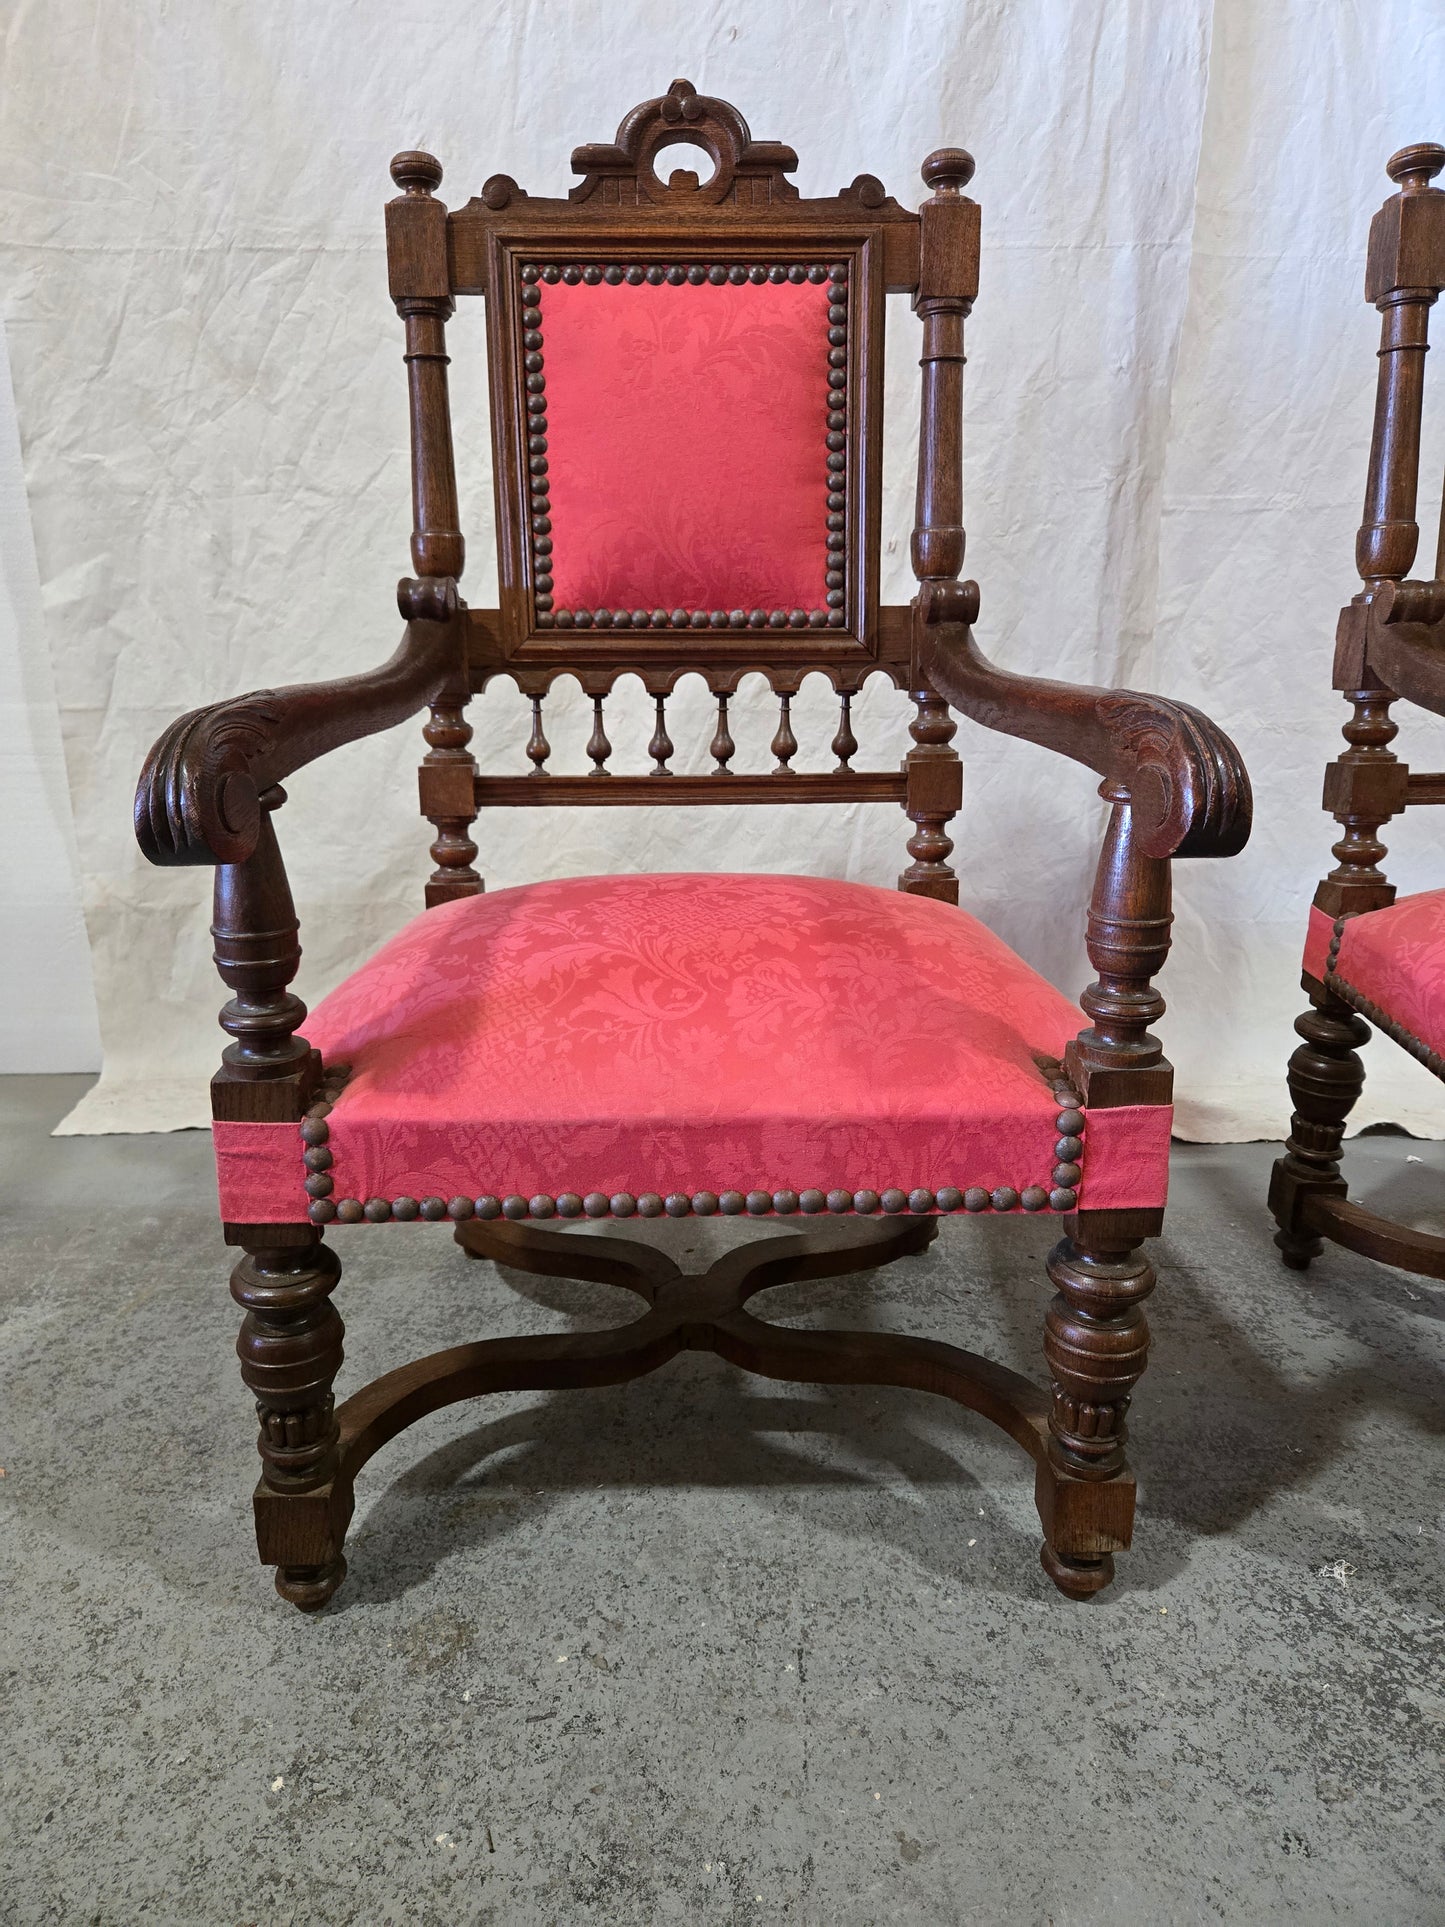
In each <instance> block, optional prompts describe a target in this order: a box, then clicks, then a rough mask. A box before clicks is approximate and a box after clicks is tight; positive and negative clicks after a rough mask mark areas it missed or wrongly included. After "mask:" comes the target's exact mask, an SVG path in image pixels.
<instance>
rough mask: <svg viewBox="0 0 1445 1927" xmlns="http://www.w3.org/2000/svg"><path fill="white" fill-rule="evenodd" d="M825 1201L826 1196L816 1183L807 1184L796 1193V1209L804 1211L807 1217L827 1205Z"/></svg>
mask: <svg viewBox="0 0 1445 1927" xmlns="http://www.w3.org/2000/svg"><path fill="white" fill-rule="evenodd" d="M827 1202H828V1200H827V1198H826V1197H825V1196H824V1195H823V1193H822V1192H821V1191H820V1190H819V1189H818V1188H817V1186H816V1185H809V1187H808V1189H807V1190H806V1191H800V1192H799V1193H798V1209H799V1210H800V1211H806V1212H807V1213H808V1215H809V1217H813V1216H815V1215H816V1214H817V1213H818V1212H819V1211H822V1210H823V1209H824V1208H825V1206H826V1205H827Z"/></svg>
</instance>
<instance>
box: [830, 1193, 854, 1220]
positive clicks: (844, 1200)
mask: <svg viewBox="0 0 1445 1927" xmlns="http://www.w3.org/2000/svg"><path fill="white" fill-rule="evenodd" d="M828 1209H829V1210H830V1211H831V1212H833V1213H835V1215H837V1216H838V1217H841V1216H842V1215H843V1213H844V1212H845V1211H851V1210H852V1209H853V1193H852V1192H851V1191H830V1192H829V1193H828Z"/></svg>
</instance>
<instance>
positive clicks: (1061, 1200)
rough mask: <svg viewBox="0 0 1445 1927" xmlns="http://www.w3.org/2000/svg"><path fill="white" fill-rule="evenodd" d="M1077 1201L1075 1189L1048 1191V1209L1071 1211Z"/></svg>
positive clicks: (1077, 1195) (1077, 1196)
mask: <svg viewBox="0 0 1445 1927" xmlns="http://www.w3.org/2000/svg"><path fill="white" fill-rule="evenodd" d="M1078 1202H1079V1194H1078V1192H1077V1191H1063V1190H1059V1191H1050V1193H1049V1209H1050V1210H1051V1211H1072V1210H1073V1209H1074V1207H1075V1205H1076V1204H1077V1203H1078Z"/></svg>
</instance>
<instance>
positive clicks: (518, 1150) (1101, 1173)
mask: <svg viewBox="0 0 1445 1927" xmlns="http://www.w3.org/2000/svg"><path fill="white" fill-rule="evenodd" d="M1081 1024H1082V1019H1081V1016H1080V1013H1079V1011H1078V1009H1077V1008H1076V1007H1075V1006H1074V1005H1073V1004H1071V1003H1070V1002H1069V1001H1068V999H1067V998H1065V997H1063V996H1062V995H1060V993H1059V992H1058V991H1056V990H1055V989H1054V988H1053V987H1052V986H1051V985H1050V984H1048V983H1046V982H1045V981H1044V979H1043V978H1042V977H1040V976H1038V975H1037V973H1036V972H1034V971H1033V970H1031V969H1030V968H1029V967H1028V965H1027V964H1025V963H1024V962H1023V961H1022V960H1021V959H1020V958H1019V957H1017V956H1016V955H1015V954H1014V953H1013V952H1012V951H1011V950H1010V949H1009V948H1008V947H1007V945H1005V944H1004V943H1002V942H1001V941H1000V939H999V938H997V937H996V936H994V935H993V934H992V932H990V931H989V930H987V929H986V928H985V927H984V926H983V925H982V924H981V923H979V922H978V921H977V920H976V919H975V918H973V917H971V916H969V915H967V914H966V913H965V912H963V911H961V910H958V909H955V908H954V907H953V906H952V905H948V904H942V903H937V902H934V901H932V900H930V899H928V898H921V897H915V896H908V895H905V894H903V893H901V892H899V891H896V890H882V889H875V888H872V887H870V886H866V885H860V884H853V883H840V882H835V881H829V880H824V879H810V878H804V877H786V876H691V875H681V876H610V877H586V878H574V879H571V880H569V881H565V882H557V883H539V884H533V885H530V886H528V887H526V888H522V889H514V890H499V891H497V892H495V893H493V894H489V895H486V896H481V897H473V898H469V899H467V900H465V901H461V902H455V903H450V904H446V905H443V906H441V907H439V908H437V909H434V910H429V911H427V912H426V913H425V914H424V915H422V916H420V917H418V918H416V920H415V921H414V922H412V923H410V924H409V925H407V927H406V928H405V929H404V930H402V931H401V932H400V933H399V934H398V935H397V936H396V937H394V938H393V939H392V940H391V942H390V943H388V944H386V945H385V946H384V948H383V949H381V950H380V951H379V952H378V953H377V954H376V956H374V957H373V958H372V959H371V960H370V962H368V963H366V964H363V965H362V967H361V968H360V969H359V970H358V971H357V972H356V973H355V975H354V976H352V977H350V978H349V979H348V980H347V981H346V982H345V983H343V984H342V985H341V986H340V987H339V988H338V989H337V990H335V991H333V992H332V994H331V995H330V996H329V997H327V998H326V999H325V1000H324V1001H323V1002H322V1003H321V1004H320V1005H319V1006H318V1007H317V1009H316V1010H315V1011H314V1012H313V1013H312V1015H311V1017H310V1019H309V1020H308V1022H307V1023H306V1025H305V1032H306V1035H307V1036H308V1037H309V1038H310V1039H311V1041H312V1042H313V1043H314V1044H315V1045H316V1046H317V1047H318V1048H319V1049H320V1051H321V1052H322V1055H323V1058H324V1061H325V1062H326V1064H327V1065H328V1066H329V1067H338V1066H346V1067H349V1075H348V1076H347V1077H346V1080H345V1083H344V1088H343V1089H342V1090H341V1093H340V1095H339V1097H338V1098H337V1100H336V1102H335V1105H334V1108H333V1109H332V1110H331V1112H330V1114H329V1116H328V1117H327V1118H326V1120H325V1123H326V1128H327V1140H326V1143H325V1146H324V1151H325V1152H326V1153H327V1154H329V1162H328V1161H327V1158H325V1157H323V1158H320V1159H318V1158H314V1157H313V1159H312V1164H313V1166H314V1165H315V1164H317V1163H321V1164H323V1165H325V1169H324V1171H322V1172H319V1173H318V1172H315V1171H314V1170H313V1172H312V1178H313V1182H312V1197H308V1195H307V1192H306V1190H305V1188H304V1187H305V1183H306V1179H307V1171H306V1168H305V1167H304V1166H303V1161H302V1160H303V1151H304V1149H305V1147H304V1146H303V1144H302V1142H301V1140H300V1138H299V1137H298V1135H297V1129H296V1126H295V1125H284V1126H278V1125H247V1124H218V1125H217V1126H216V1141H217V1150H218V1155H219V1160H220V1167H221V1179H222V1211H223V1215H224V1216H225V1217H226V1218H227V1219H229V1220H231V1221H233V1222H243V1223H266V1222H276V1221H278V1220H300V1219H303V1218H304V1217H305V1216H306V1215H307V1211H308V1207H309V1206H310V1205H311V1203H312V1198H314V1197H316V1193H318V1192H320V1193H321V1194H322V1195H321V1196H320V1197H319V1198H316V1202H317V1203H318V1205H319V1207H320V1208H319V1211H318V1212H317V1213H316V1214H314V1215H316V1216H318V1217H320V1218H329V1216H330V1215H331V1211H332V1207H335V1209H336V1211H337V1212H338V1213H339V1215H340V1216H341V1218H342V1220H343V1222H344V1221H346V1220H347V1218H348V1217H349V1216H355V1215H356V1210H355V1209H354V1208H353V1207H356V1206H365V1205H366V1204H367V1201H372V1210H371V1213H370V1215H372V1216H374V1217H377V1216H386V1215H389V1214H390V1213H389V1207H390V1205H391V1204H393V1203H394V1202H395V1201H397V1200H401V1201H403V1202H404V1203H406V1204H408V1205H410V1204H412V1203H414V1204H416V1205H420V1204H422V1203H424V1202H425V1201H427V1200H437V1199H440V1200H442V1201H443V1202H444V1203H445V1202H449V1201H451V1200H453V1199H458V1200H461V1201H462V1205H459V1211H460V1210H461V1209H462V1208H463V1207H464V1205H465V1201H466V1200H471V1201H473V1204H474V1205H475V1206H476V1207H477V1208H484V1209H486V1210H487V1211H489V1212H491V1211H494V1210H495V1208H496V1206H495V1204H494V1203H493V1202H492V1201H495V1200H507V1199H512V1200H514V1201H517V1200H531V1199H533V1198H540V1199H541V1200H542V1201H543V1205H544V1207H545V1205H546V1202H547V1201H549V1200H551V1201H555V1200H556V1199H557V1198H559V1197H566V1198H567V1199H568V1200H569V1204H568V1207H567V1208H568V1209H571V1208H572V1205H571V1200H573V1199H575V1198H588V1197H591V1198H592V1199H593V1200H594V1207H595V1201H596V1200H597V1199H599V1198H608V1199H610V1198H613V1197H617V1196H621V1197H623V1198H624V1200H626V1199H634V1200H635V1199H638V1198H642V1197H647V1198H649V1199H651V1198H653V1197H658V1198H667V1197H669V1196H672V1197H673V1198H674V1200H675V1202H676V1201H679V1200H680V1199H682V1198H689V1199H691V1198H695V1197H699V1196H700V1197H702V1198H703V1199H704V1201H706V1200H707V1199H708V1198H709V1197H712V1196H721V1195H722V1194H725V1193H742V1194H744V1195H747V1194H749V1193H751V1194H754V1195H753V1204H752V1208H753V1209H755V1210H756V1209H765V1208H767V1207H766V1205H765V1204H764V1203H763V1202H762V1194H764V1193H766V1194H770V1195H771V1194H774V1193H777V1194H781V1195H782V1196H783V1197H784V1199H785V1201H786V1198H787V1197H788V1195H789V1194H799V1193H803V1192H806V1191H815V1190H816V1191H820V1192H822V1193H824V1194H827V1193H829V1192H833V1193H835V1194H840V1193H843V1192H848V1193H877V1194H882V1193H884V1192H885V1191H889V1190H894V1189H896V1190H898V1191H901V1192H905V1193H920V1194H921V1193H922V1192H924V1191H927V1192H930V1193H938V1192H940V1191H943V1192H945V1193H947V1192H948V1191H949V1189H950V1188H952V1189H954V1190H957V1191H959V1192H973V1193H976V1194H977V1195H976V1196H975V1197H974V1198H973V1200H972V1202H973V1206H974V1208H977V1207H978V1205H979V1202H980V1200H982V1199H983V1198H984V1194H988V1203H989V1205H990V1208H995V1209H1012V1208H1016V1207H1018V1206H1019V1204H1020V1201H1021V1200H1022V1204H1023V1208H1048V1199H1049V1196H1050V1194H1052V1195H1053V1198H1054V1205H1055V1208H1058V1209H1063V1208H1066V1206H1067V1204H1069V1203H1071V1202H1072V1199H1071V1198H1070V1197H1069V1195H1068V1187H1069V1184H1070V1177H1071V1174H1070V1172H1069V1171H1068V1170H1067V1169H1065V1170H1064V1172H1063V1174H1062V1176H1060V1172H1059V1167H1060V1165H1061V1164H1063V1165H1065V1166H1067V1165H1070V1164H1074V1165H1077V1166H1080V1167H1081V1168H1082V1175H1079V1174H1078V1173H1077V1172H1076V1173H1074V1174H1072V1177H1073V1185H1074V1187H1075V1189H1076V1190H1077V1195H1078V1197H1079V1199H1080V1201H1081V1202H1083V1203H1086V1204H1089V1205H1095V1206H1099V1207H1101V1208H1102V1207H1104V1206H1108V1205H1121V1206H1122V1205H1149V1204H1158V1203H1162V1201H1163V1196H1164V1185H1165V1169H1166V1165H1167V1150H1168V1126H1169V1112H1168V1109H1167V1107H1158V1106H1156V1107H1150V1108H1147V1109H1146V1108H1144V1107H1137V1108H1131V1109H1128V1110H1116V1111H1112V1112H1110V1111H1097V1112H1089V1113H1088V1114H1087V1119H1086V1125H1085V1126H1084V1127H1083V1128H1082V1130H1080V1128H1079V1127H1078V1126H1077V1125H1071V1126H1070V1128H1069V1129H1061V1125H1060V1116H1061V1099H1060V1097H1059V1096H1058V1095H1056V1092H1055V1088H1054V1087H1055V1086H1056V1085H1057V1084H1058V1082H1059V1072H1058V1068H1057V1062H1058V1059H1059V1058H1060V1057H1061V1056H1062V1053H1063V1051H1064V1047H1065V1045H1066V1044H1067V1042H1068V1040H1069V1039H1070V1038H1071V1037H1072V1036H1074V1035H1075V1034H1076V1033H1077V1032H1078V1030H1079V1029H1080V1028H1081ZM311 1135H312V1136H313V1137H314V1136H315V1135H317V1134H316V1132H315V1130H314V1128H313V1129H312V1132H311ZM1080 1135H1081V1136H1082V1139H1083V1149H1082V1152H1081V1153H1080V1152H1076V1151H1073V1150H1071V1149H1070V1147H1068V1146H1065V1148H1064V1151H1063V1152H1062V1154H1061V1153H1060V1151H1059V1139H1060V1137H1061V1136H1064V1137H1078V1136H1080ZM312 1148H313V1150H314V1149H316V1148H317V1147H315V1146H313V1147H312ZM318 1178H319V1179H320V1182H319V1183H318V1182H316V1179H318ZM478 1201H480V1203H479V1202H478ZM703 1208H705V1209H706V1208H710V1207H709V1206H708V1205H707V1203H706V1202H704V1207H703ZM785 1208H787V1207H786V1202H785ZM833 1208H835V1209H837V1208H840V1203H839V1200H838V1198H837V1197H836V1196H835V1202H834V1207H833ZM863 1208H869V1207H868V1205H867V1201H866V1199H865V1200H864V1206H863ZM914 1208H928V1204H927V1201H926V1200H922V1201H920V1200H917V1199H916V1200H915V1205H914ZM945 1208H948V1198H947V1197H945ZM623 1209H624V1210H625V1209H626V1205H625V1203H624V1206H623ZM390 1215H399V1216H415V1215H417V1212H416V1211H415V1210H412V1209H409V1208H408V1209H404V1210H402V1211H400V1212H397V1213H395V1214H390ZM421 1215H423V1216H427V1215H438V1213H437V1210H436V1208H435V1206H433V1207H432V1208H431V1209H430V1210H429V1211H425V1212H422V1214H421Z"/></svg>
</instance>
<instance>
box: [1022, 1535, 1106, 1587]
mask: <svg viewBox="0 0 1445 1927" xmlns="http://www.w3.org/2000/svg"><path fill="white" fill-rule="evenodd" d="M1039 1563H1040V1564H1041V1565H1042V1566H1043V1569H1044V1571H1045V1572H1046V1573H1047V1574H1048V1575H1049V1577H1050V1579H1052V1580H1053V1582H1054V1584H1055V1585H1056V1586H1057V1587H1058V1589H1059V1591H1060V1592H1061V1593H1063V1594H1064V1595H1065V1597H1066V1598H1069V1599H1092V1598H1093V1596H1094V1594H1095V1593H1096V1592H1102V1591H1103V1590H1104V1588H1105V1586H1107V1585H1108V1584H1109V1582H1110V1581H1111V1580H1112V1579H1113V1577H1114V1561H1113V1560H1112V1559H1111V1558H1110V1557H1109V1555H1108V1553H1105V1554H1104V1556H1103V1558H1102V1559H1066V1558H1065V1557H1064V1555H1063V1554H1062V1553H1061V1552H1055V1551H1054V1549H1053V1547H1052V1546H1051V1545H1050V1544H1049V1542H1048V1540H1047V1539H1045V1541H1044V1543H1043V1548H1042V1550H1041V1551H1040V1553H1039Z"/></svg>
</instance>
